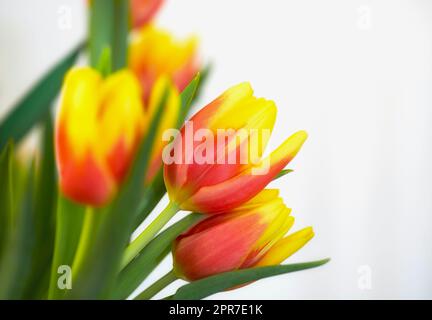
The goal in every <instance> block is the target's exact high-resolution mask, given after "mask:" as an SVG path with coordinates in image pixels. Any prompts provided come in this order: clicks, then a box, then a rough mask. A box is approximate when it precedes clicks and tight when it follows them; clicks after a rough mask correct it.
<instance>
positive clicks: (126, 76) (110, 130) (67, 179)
mask: <svg viewBox="0 0 432 320" xmlns="http://www.w3.org/2000/svg"><path fill="white" fill-rule="evenodd" d="M144 130H145V115H144V109H143V106H142V102H141V89H140V85H139V82H138V80H137V79H136V77H135V76H134V75H133V73H131V72H130V71H126V70H123V71H118V72H116V73H115V74H112V75H110V76H109V77H107V78H106V79H103V78H102V76H101V75H100V74H99V73H98V72H97V71H95V70H93V69H91V68H74V69H72V70H70V71H69V72H68V74H67V76H66V78H65V82H64V85H63V89H62V98H61V103H60V110H59V113H58V117H57V121H56V135H55V136H56V154H57V157H56V158H57V166H58V168H59V176H60V187H61V190H62V191H63V193H64V194H65V195H66V196H67V197H69V198H71V199H72V200H74V201H77V202H80V203H85V204H90V205H94V206H100V205H103V204H105V203H106V202H107V201H109V200H110V198H111V197H112V196H113V194H114V193H115V191H116V189H117V186H118V184H119V183H121V181H122V180H123V178H124V176H125V174H126V173H127V170H128V167H129V165H130V163H131V161H132V158H133V155H134V152H135V150H136V148H137V145H138V143H139V141H140V139H141V137H142V135H143V133H144Z"/></svg>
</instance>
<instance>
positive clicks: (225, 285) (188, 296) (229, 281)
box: [171, 259, 330, 300]
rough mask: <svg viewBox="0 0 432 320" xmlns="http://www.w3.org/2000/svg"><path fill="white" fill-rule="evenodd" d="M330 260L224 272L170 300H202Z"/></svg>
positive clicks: (176, 294)
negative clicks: (252, 282) (253, 282)
mask: <svg viewBox="0 0 432 320" xmlns="http://www.w3.org/2000/svg"><path fill="white" fill-rule="evenodd" d="M329 260H330V259H323V260H318V261H312V262H304V263H294V264H287V265H278V266H270V267H258V268H250V269H244V270H238V271H231V272H225V273H221V274H217V275H214V276H210V277H208V278H204V279H201V280H198V281H194V282H191V283H189V284H186V285H184V286H183V287H180V288H179V289H178V290H177V292H176V293H175V294H174V296H172V297H171V299H174V300H196V299H203V298H205V297H208V296H210V295H212V294H215V293H218V292H221V291H224V290H227V289H230V288H233V287H235V286H239V285H242V284H246V283H249V282H251V281H256V280H259V279H263V278H268V277H272V276H276V275H280V274H284V273H290V272H295V271H300V270H305V269H310V268H316V267H319V266H321V265H323V264H325V263H327V262H328V261H329Z"/></svg>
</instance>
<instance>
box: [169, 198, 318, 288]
mask: <svg viewBox="0 0 432 320" xmlns="http://www.w3.org/2000/svg"><path fill="white" fill-rule="evenodd" d="M290 212H291V209H289V208H287V207H286V206H285V205H284V204H283V201H282V199H281V198H279V197H278V192H277V190H263V191H262V192H261V193H260V194H258V195H257V197H255V198H253V199H252V200H251V201H249V202H247V203H245V204H244V205H243V206H241V207H238V208H236V210H235V211H233V212H228V213H225V214H221V215H214V216H211V217H209V218H207V219H205V220H203V221H202V222H200V223H198V224H197V225H195V226H194V227H192V228H191V229H190V230H188V231H187V232H185V233H184V234H182V235H180V236H179V237H178V238H177V239H176V240H175V242H174V245H173V259H174V270H175V272H176V274H177V276H179V277H180V278H183V279H185V280H190V281H193V280H198V279H201V278H205V277H208V276H211V275H214V274H218V273H222V272H227V271H234V270H238V269H244V268H251V267H255V266H264V265H273V264H279V263H281V262H283V261H284V260H285V259H287V258H288V257H289V256H291V255H292V254H293V253H295V252H296V251H297V250H299V249H300V248H301V247H303V246H304V245H305V244H306V243H307V242H308V241H309V240H310V239H311V238H312V237H313V231H312V228H310V227H309V228H306V229H303V230H301V231H299V232H296V233H293V234H292V235H289V236H287V237H284V236H285V234H286V233H287V232H288V231H289V229H290V228H291V227H292V225H293V224H294V218H293V217H291V216H290Z"/></svg>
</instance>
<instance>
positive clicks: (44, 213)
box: [25, 114, 72, 299]
mask: <svg viewBox="0 0 432 320" xmlns="http://www.w3.org/2000/svg"><path fill="white" fill-rule="evenodd" d="M41 151H42V152H41V159H40V163H39V166H38V169H39V170H38V172H37V179H36V190H35V195H36V197H35V207H34V215H35V216H34V222H35V223H34V229H35V239H34V247H35V252H36V254H34V255H33V256H32V267H31V270H32V271H31V274H30V277H29V279H27V280H26V290H25V298H28V299H36V298H46V296H41V294H43V293H46V292H47V291H48V284H49V279H50V278H49V274H50V268H51V264H52V256H53V249H54V232H55V207H56V206H55V204H56V200H57V186H56V169H55V168H56V166H55V159H54V143H53V119H52V116H51V114H49V115H48V117H46V119H45V123H44V131H43V137H42V150H41ZM69 227H70V228H71V227H72V226H69Z"/></svg>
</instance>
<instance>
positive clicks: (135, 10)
mask: <svg viewBox="0 0 432 320" xmlns="http://www.w3.org/2000/svg"><path fill="white" fill-rule="evenodd" d="M130 1H131V2H130V6H131V16H132V17H131V18H132V27H134V28H139V27H141V26H143V25H145V24H146V23H149V22H150V21H151V20H152V19H153V17H154V16H155V14H156V13H157V12H158V11H159V9H160V7H161V6H162V4H163V3H164V0H130Z"/></svg>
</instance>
